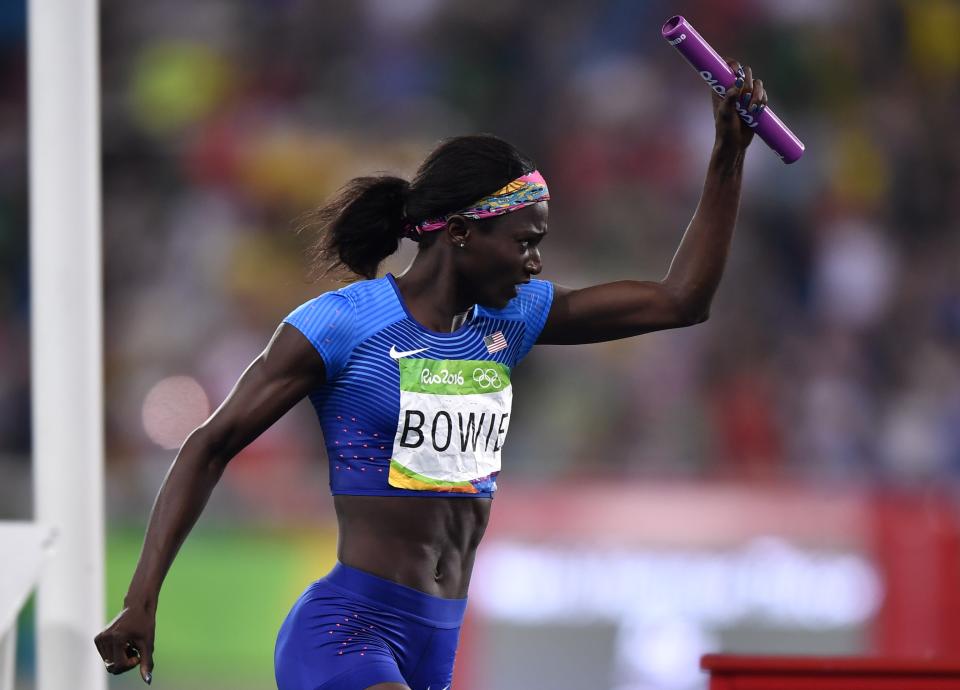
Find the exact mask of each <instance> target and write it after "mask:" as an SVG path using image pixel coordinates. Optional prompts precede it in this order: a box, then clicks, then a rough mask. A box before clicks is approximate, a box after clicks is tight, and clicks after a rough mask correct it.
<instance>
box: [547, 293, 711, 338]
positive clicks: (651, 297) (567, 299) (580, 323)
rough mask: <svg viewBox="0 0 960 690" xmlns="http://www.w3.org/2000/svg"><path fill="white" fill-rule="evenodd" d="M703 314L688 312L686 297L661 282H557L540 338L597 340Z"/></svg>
mask: <svg viewBox="0 0 960 690" xmlns="http://www.w3.org/2000/svg"><path fill="white" fill-rule="evenodd" d="M703 320H704V319H703V318H701V317H700V316H693V315H690V314H687V313H685V312H684V309H683V304H682V301H681V300H680V299H678V297H677V296H676V295H675V294H674V293H673V292H672V291H671V290H670V289H669V288H668V287H667V286H665V285H664V284H663V283H660V282H655V281H641V280H623V281H618V282H614V283H604V284H602V285H593V286H590V287H586V288H582V289H578V290H574V289H571V288H565V287H561V286H559V285H557V286H555V287H554V296H553V304H552V305H551V306H550V314H549V316H548V317H547V322H546V324H544V327H543V330H542V331H541V332H540V336H539V338H538V339H537V343H538V344H541V345H578V344H583V343H598V342H604V341H607V340H618V339H620V338H629V337H631V336H634V335H640V334H642V333H649V332H651V331H659V330H664V329H667V328H678V327H680V326H688V325H691V324H693V323H699V322H700V321H703Z"/></svg>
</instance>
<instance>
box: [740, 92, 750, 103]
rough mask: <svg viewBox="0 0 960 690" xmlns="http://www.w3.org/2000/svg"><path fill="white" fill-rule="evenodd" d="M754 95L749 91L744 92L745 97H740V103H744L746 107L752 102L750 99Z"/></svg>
mask: <svg viewBox="0 0 960 690" xmlns="http://www.w3.org/2000/svg"><path fill="white" fill-rule="evenodd" d="M752 95H753V94H752V93H750V92H749V91H744V92H743V95H742V96H740V102H741V103H743V104H744V105H746V104H747V103H749V102H750V97H751V96H752Z"/></svg>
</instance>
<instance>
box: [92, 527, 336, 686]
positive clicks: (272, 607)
mask: <svg viewBox="0 0 960 690" xmlns="http://www.w3.org/2000/svg"><path fill="white" fill-rule="evenodd" d="M142 539H143V531H142V530H140V529H136V530H134V529H124V530H112V531H111V532H110V534H109V538H108V540H107V604H108V606H107V608H108V612H107V617H108V620H110V619H112V618H113V617H114V616H115V615H116V614H117V612H118V611H119V610H120V607H121V606H122V600H123V595H124V593H125V592H126V588H127V585H128V583H129V581H130V576H131V574H132V573H133V569H134V567H135V566H136V562H137V557H138V555H139V553H140V545H141V541H142ZM333 548H334V546H333V540H332V535H329V534H327V533H316V534H310V535H304V534H302V533H289V532H258V531H255V530H244V531H240V530H198V531H196V532H195V533H193V534H191V535H190V538H189V539H188V540H187V542H186V544H185V545H184V547H183V548H182V549H181V551H180V554H179V555H178V556H177V559H176V561H175V562H174V565H173V567H172V568H171V570H170V573H169V574H168V576H167V579H166V581H165V582H164V585H163V590H162V593H161V597H160V604H159V608H158V613H157V633H156V641H155V653H154V663H155V668H154V684H153V686H154V687H156V688H178V689H182V688H194V687H196V688H200V687H204V688H211V687H223V688H227V687H230V688H269V687H274V680H273V645H274V640H275V638H276V634H277V630H278V628H279V627H280V624H281V623H282V622H283V618H284V616H285V615H286V613H287V611H288V610H289V608H290V606H291V605H292V603H293V601H294V600H295V599H296V597H297V596H298V594H299V593H300V591H302V590H303V588H304V587H305V586H306V585H307V583H308V582H310V581H311V580H313V579H316V578H317V577H320V576H321V575H323V572H325V570H323V571H322V572H321V570H322V569H323V568H325V567H326V565H327V564H329V563H332V562H333V558H334V552H333ZM136 680H138V681H139V679H136ZM121 685H123V686H125V685H126V683H118V685H117V686H118V687H119V686H121Z"/></svg>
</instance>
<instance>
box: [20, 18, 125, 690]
mask: <svg viewBox="0 0 960 690" xmlns="http://www.w3.org/2000/svg"><path fill="white" fill-rule="evenodd" d="M97 10H98V8H97V0H30V7H29V17H28V27H29V53H28V73H29V98H30V219H31V232H30V284H31V304H30V316H31V366H32V368H33V369H32V383H33V388H32V390H33V452H34V459H33V468H34V472H33V484H34V504H35V506H36V520H37V521H38V522H40V523H42V524H45V525H49V526H51V527H53V528H54V530H55V531H56V534H57V542H56V549H55V552H54V554H53V556H52V558H51V559H50V562H49V563H48V565H47V567H46V569H45V570H44V572H43V574H42V576H41V578H40V587H39V590H38V596H37V687H38V688H39V690H64V688H71V689H73V690H102V689H103V688H106V673H105V672H104V668H103V664H102V662H101V661H100V658H99V656H98V655H97V653H96V649H95V648H94V645H93V636H94V635H95V634H96V633H97V632H98V630H99V628H100V626H101V624H102V622H103V614H104V593H103V586H104V585H103V583H104V577H103V570H104V568H103V562H104V528H103V381H102V379H103V374H102V372H103V366H102V362H101V359H102V353H103V340H102V338H103V336H102V328H103V319H102V304H101V282H102V280H101V258H100V254H101V252H100V242H101V232H100V136H99V131H100V112H99V106H98V102H99V75H98V72H99V60H98V56H99V46H98V31H97Z"/></svg>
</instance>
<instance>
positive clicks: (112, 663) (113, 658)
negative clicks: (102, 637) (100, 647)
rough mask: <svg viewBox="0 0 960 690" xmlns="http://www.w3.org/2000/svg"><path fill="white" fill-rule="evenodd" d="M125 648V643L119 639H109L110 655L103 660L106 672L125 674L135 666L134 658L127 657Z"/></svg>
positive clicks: (135, 660)
mask: <svg viewBox="0 0 960 690" xmlns="http://www.w3.org/2000/svg"><path fill="white" fill-rule="evenodd" d="M126 647H127V645H126V643H124V642H122V641H121V640H120V639H119V638H117V637H113V638H111V640H110V648H109V652H110V654H109V656H106V657H104V658H103V661H104V663H105V664H106V666H107V671H109V672H110V673H114V674H118V673H125V672H126V671H129V670H130V669H131V668H133V667H134V666H136V665H137V659H136V657H134V658H133V659H131V658H130V657H128V656H127V654H126Z"/></svg>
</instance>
